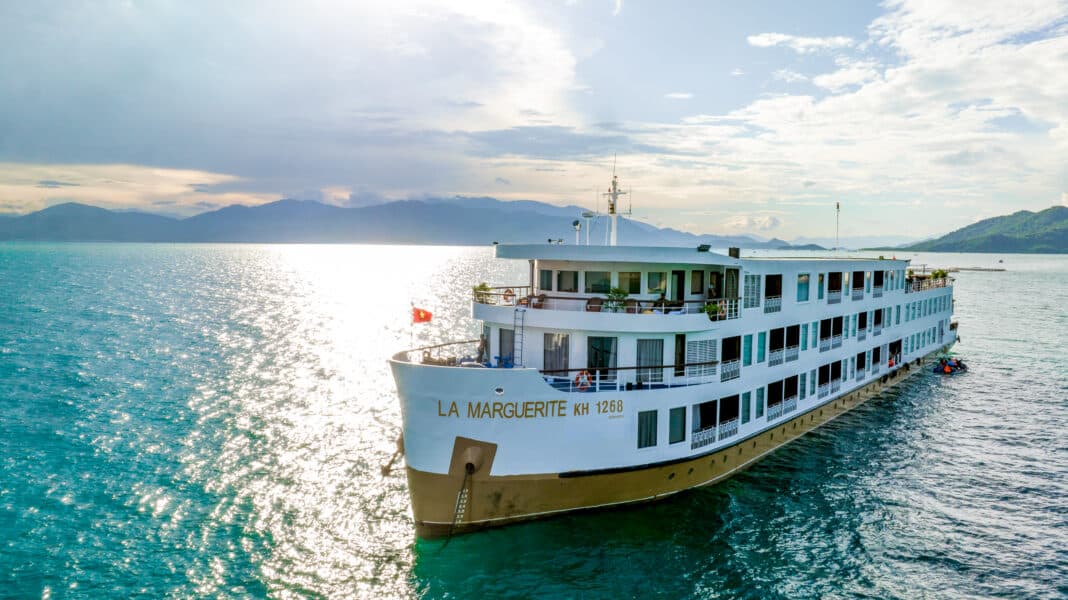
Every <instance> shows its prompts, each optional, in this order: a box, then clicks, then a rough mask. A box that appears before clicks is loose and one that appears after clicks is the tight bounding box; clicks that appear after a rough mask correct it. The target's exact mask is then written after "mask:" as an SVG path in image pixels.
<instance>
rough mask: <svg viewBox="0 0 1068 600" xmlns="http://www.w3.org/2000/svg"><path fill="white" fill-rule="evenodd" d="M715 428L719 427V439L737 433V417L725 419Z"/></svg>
mask: <svg viewBox="0 0 1068 600" xmlns="http://www.w3.org/2000/svg"><path fill="white" fill-rule="evenodd" d="M717 429H719V436H718V437H719V439H721V440H723V439H727V438H729V437H731V436H732V435H737V433H738V419H731V420H730V421H727V422H725V423H720V424H719V427H718V428H717Z"/></svg>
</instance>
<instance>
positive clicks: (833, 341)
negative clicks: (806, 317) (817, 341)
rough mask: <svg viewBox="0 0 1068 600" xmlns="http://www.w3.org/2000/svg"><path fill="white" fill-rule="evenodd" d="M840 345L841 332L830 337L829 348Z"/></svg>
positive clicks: (839, 346)
mask: <svg viewBox="0 0 1068 600" xmlns="http://www.w3.org/2000/svg"><path fill="white" fill-rule="evenodd" d="M841 347H842V334H838V335H835V336H832V337H831V348H841Z"/></svg>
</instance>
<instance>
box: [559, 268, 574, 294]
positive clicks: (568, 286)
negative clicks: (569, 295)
mask: <svg viewBox="0 0 1068 600" xmlns="http://www.w3.org/2000/svg"><path fill="white" fill-rule="evenodd" d="M556 291H558V292H577V291H578V271H559V272H557V273H556Z"/></svg>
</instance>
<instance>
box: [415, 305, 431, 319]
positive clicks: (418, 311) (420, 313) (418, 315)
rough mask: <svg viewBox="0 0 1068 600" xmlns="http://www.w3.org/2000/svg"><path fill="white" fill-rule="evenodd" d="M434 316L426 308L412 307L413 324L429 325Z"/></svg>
mask: <svg viewBox="0 0 1068 600" xmlns="http://www.w3.org/2000/svg"><path fill="white" fill-rule="evenodd" d="M432 316H433V315H431V314H430V311H429V310H426V309H425V308H416V307H414V306H413V307H412V323H429V322H430V318H431V317H432Z"/></svg>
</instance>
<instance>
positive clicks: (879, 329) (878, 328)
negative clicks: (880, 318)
mask: <svg viewBox="0 0 1068 600" xmlns="http://www.w3.org/2000/svg"><path fill="white" fill-rule="evenodd" d="M882 333H883V326H882V325H873V326H872V328H871V336H872V337H875V336H877V335H882Z"/></svg>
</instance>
